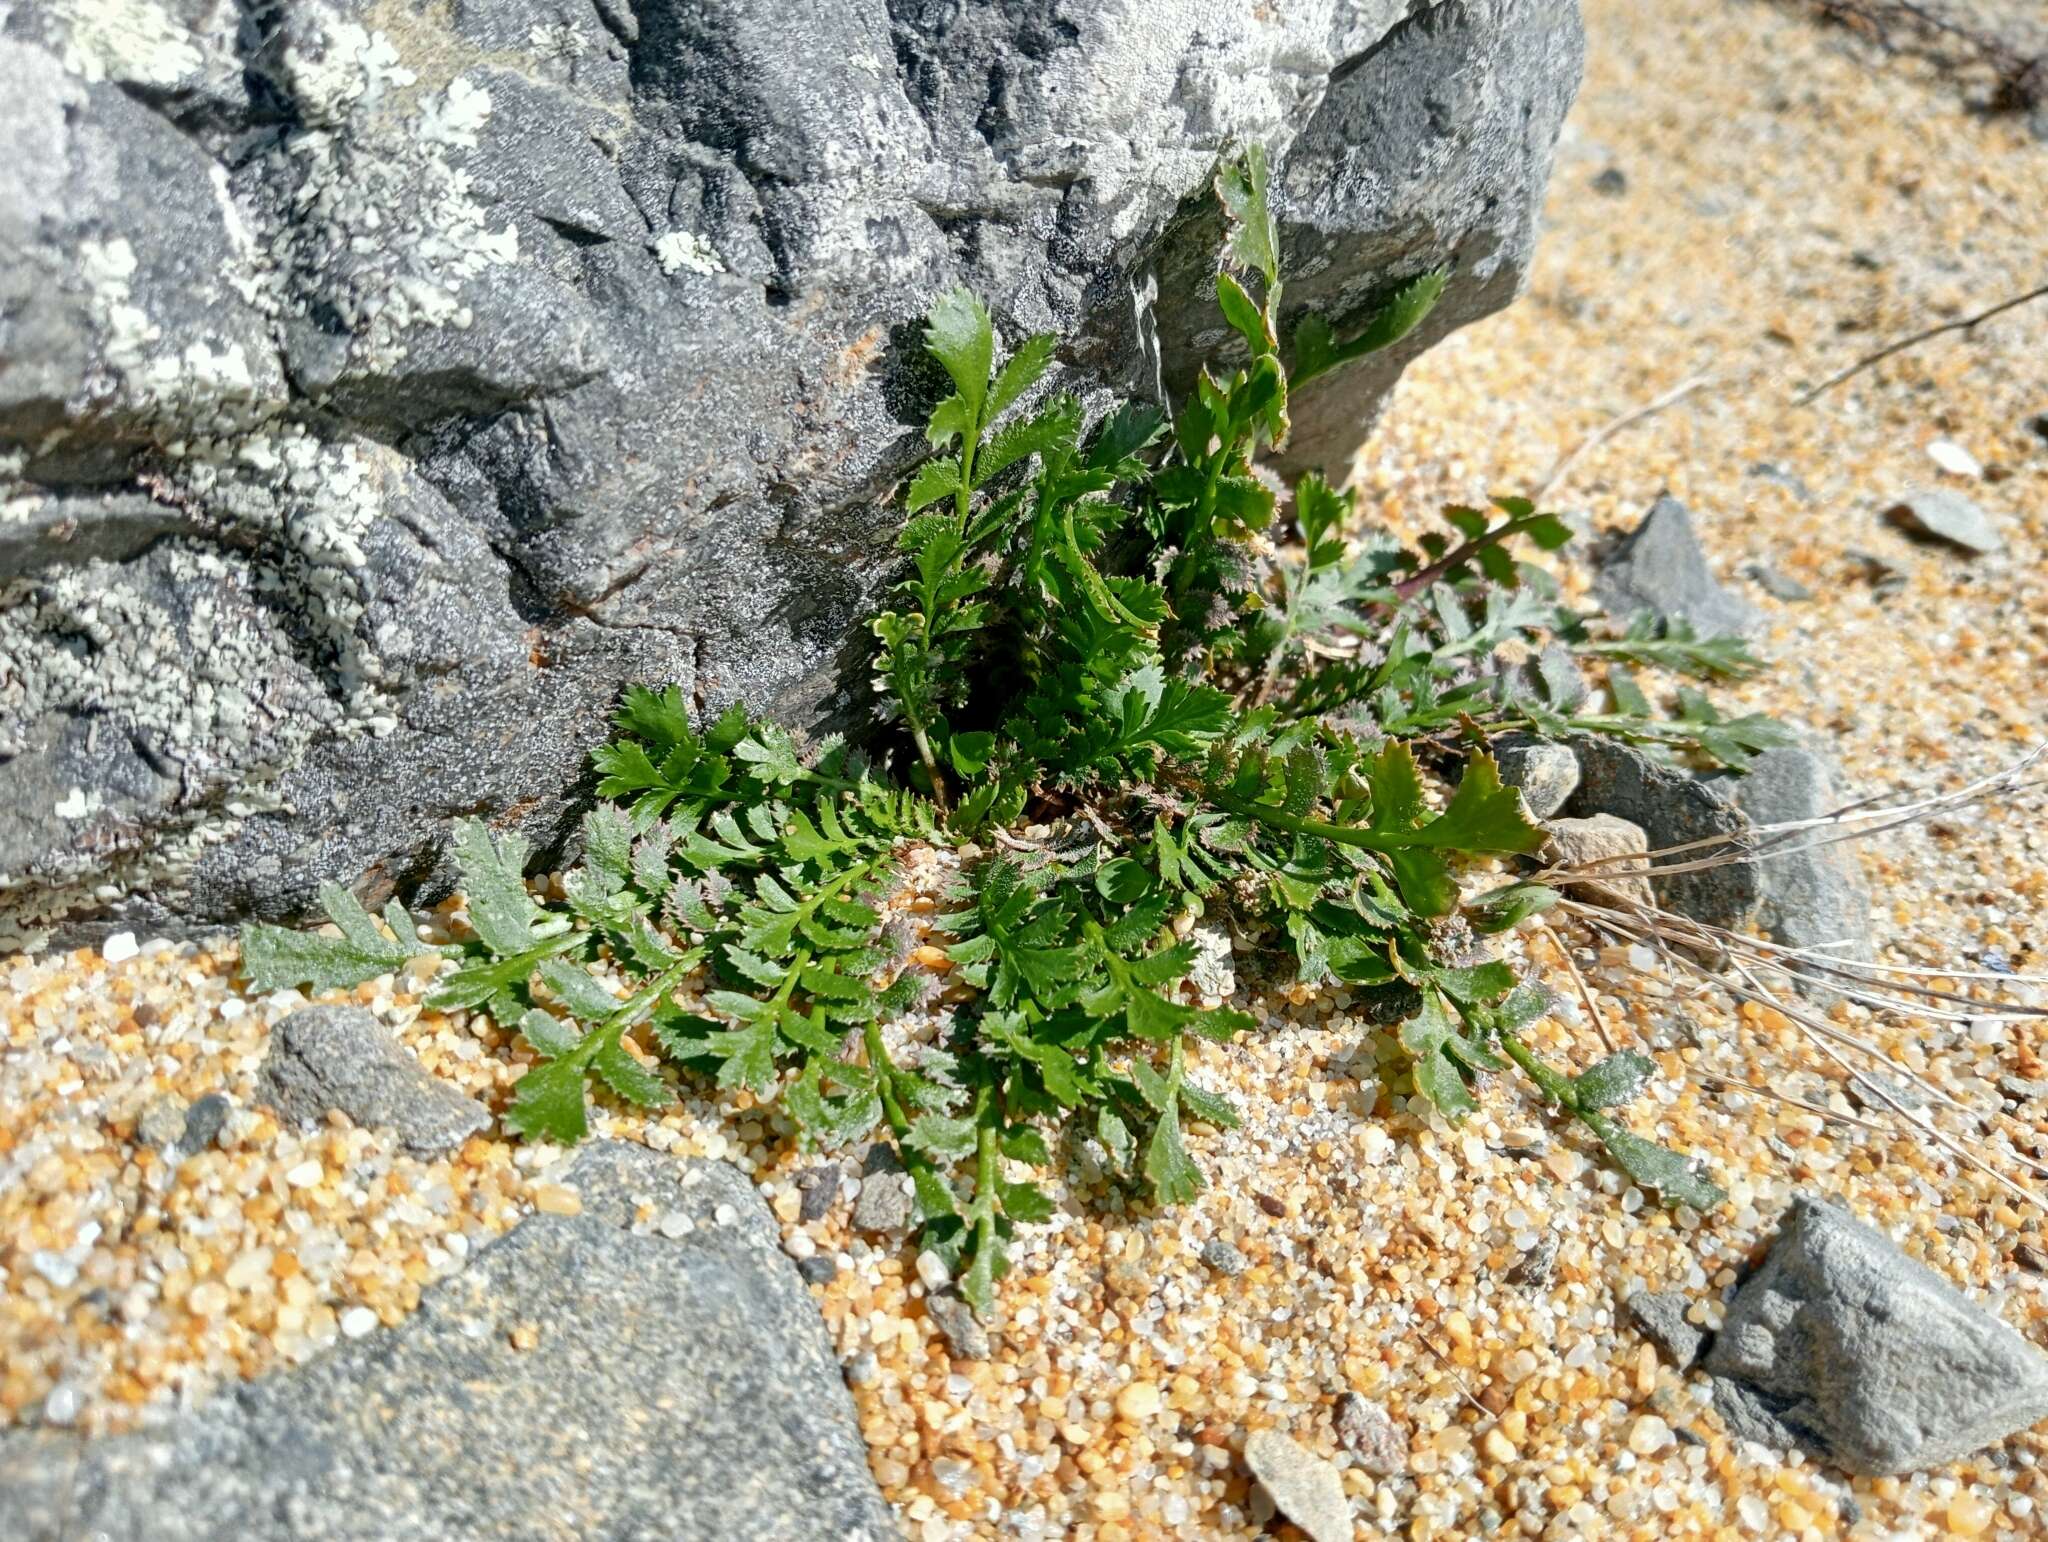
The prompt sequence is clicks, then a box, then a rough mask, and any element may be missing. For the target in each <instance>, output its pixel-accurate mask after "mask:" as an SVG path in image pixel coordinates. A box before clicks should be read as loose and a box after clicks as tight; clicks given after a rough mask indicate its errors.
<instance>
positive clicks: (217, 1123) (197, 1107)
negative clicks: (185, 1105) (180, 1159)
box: [178, 1092, 235, 1157]
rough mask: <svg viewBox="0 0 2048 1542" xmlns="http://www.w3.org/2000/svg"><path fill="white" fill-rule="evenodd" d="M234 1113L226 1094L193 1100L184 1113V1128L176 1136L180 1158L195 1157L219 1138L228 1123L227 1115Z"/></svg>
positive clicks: (231, 1103) (211, 1093)
mask: <svg viewBox="0 0 2048 1542" xmlns="http://www.w3.org/2000/svg"><path fill="white" fill-rule="evenodd" d="M234 1111H235V1105H234V1104H233V1102H231V1101H230V1100H229V1099H228V1097H227V1096H226V1094H224V1093H219V1092H209V1093H207V1094H206V1095H205V1096H204V1097H202V1098H198V1099H196V1100H194V1102H193V1104H192V1106H191V1107H190V1108H189V1109H187V1110H186V1111H185V1127H184V1129H183V1130H181V1131H180V1132H179V1134H178V1152H179V1154H180V1155H181V1156H188V1157H189V1156H197V1155H198V1154H199V1153H200V1152H202V1151H204V1150H205V1149H206V1148H207V1147H208V1146H211V1145H212V1144H213V1143H214V1142H215V1141H216V1140H218V1139H219V1138H220V1132H221V1130H222V1128H223V1127H224V1126H225V1125H226V1124H227V1122H228V1115H229V1114H231V1113H233V1112H234Z"/></svg>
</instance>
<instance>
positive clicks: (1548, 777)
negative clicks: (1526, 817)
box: [1493, 734, 1579, 819]
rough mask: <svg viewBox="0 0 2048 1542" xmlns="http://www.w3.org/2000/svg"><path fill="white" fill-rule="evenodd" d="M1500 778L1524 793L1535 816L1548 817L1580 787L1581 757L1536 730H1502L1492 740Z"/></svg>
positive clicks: (1561, 806) (1523, 800) (1570, 748)
mask: <svg viewBox="0 0 2048 1542" xmlns="http://www.w3.org/2000/svg"><path fill="white" fill-rule="evenodd" d="M1493 758H1494V760H1495V761H1496V762H1497V763H1498V764H1499V766H1500V779H1501V781H1502V783H1503V784H1505V785H1506V786H1509V787H1512V788H1514V789H1515V790H1516V791H1517V792H1519V793H1521V795H1522V802H1523V803H1524V804H1526V805H1527V806H1528V809H1529V813H1530V815H1531V816H1532V817H1533V818H1536V819H1548V818H1549V817H1550V816H1551V815H1552V814H1555V813H1556V812H1557V811H1558V810H1559V809H1561V808H1563V807H1564V806H1565V803H1566V801H1567V800H1568V799H1569V798H1570V797H1571V795H1572V794H1573V793H1574V792H1575V791H1577V790H1578V785H1579V757H1578V756H1577V755H1575V754H1573V753H1572V747H1571V746H1570V745H1569V744H1560V743H1558V742H1557V741H1556V740H1554V739H1539V738H1537V737H1536V736H1535V735H1533V734H1503V735H1502V736H1501V737H1500V738H1498V739H1496V740H1494V741H1493Z"/></svg>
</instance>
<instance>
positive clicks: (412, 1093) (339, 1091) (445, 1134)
mask: <svg viewBox="0 0 2048 1542" xmlns="http://www.w3.org/2000/svg"><path fill="white" fill-rule="evenodd" d="M257 1085H258V1087H259V1095H260V1096H261V1097H262V1099H263V1100H264V1101H265V1102H266V1103H268V1104H269V1105H270V1106H271V1107H272V1108H274V1109H276V1110H277V1111H278V1113H279V1114H281V1115H282V1116H283V1117H284V1118H286V1119H288V1120H291V1121H293V1122H295V1123H310V1122H312V1121H314V1120H318V1119H323V1118H325V1117H326V1116H327V1114H328V1112H329V1111H330V1110H339V1111H340V1112H342V1113H344V1114H346V1115H348V1117H349V1118H350V1119H352V1120H354V1121H355V1122H356V1123H357V1124H359V1125H361V1126H363V1127H364V1128H366V1129H388V1130H391V1131H393V1132H394V1133H396V1134H397V1136H398V1137H399V1139H400V1140H402V1141H404V1142H405V1144H406V1146H407V1148H408V1149H410V1150H412V1151H415V1152H418V1153H420V1154H422V1155H432V1154H434V1153H436V1152H441V1151H448V1150H451V1149H453V1148H454V1147H456V1146H459V1145H461V1144H462V1143H463V1141H465V1140H467V1139H468V1138H469V1137H470V1136H472V1135H474V1134H475V1133H476V1132H477V1131H479V1130H484V1129H488V1128H489V1127H490V1123H491V1116H490V1113H489V1112H488V1111H487V1110H486V1109H485V1108H484V1106H483V1105H482V1104H481V1103H479V1102H477V1101H476V1100H475V1099H474V1098H469V1097H465V1096H463V1095H462V1094H461V1093H460V1092H457V1091H456V1090H455V1089H454V1088H453V1087H451V1086H449V1085H448V1084H447V1083H446V1082H443V1081H441V1080H440V1079H438V1078H437V1077H435V1076H433V1075H431V1074H429V1073H428V1072H426V1071H424V1070H422V1069H421V1068H420V1064H419V1062H418V1061H417V1060H415V1059H413V1057H412V1056H411V1055H410V1054H408V1053H407V1052H406V1050H405V1049H404V1047H403V1046H402V1045H400V1044H399V1043H398V1041H397V1040H395V1039H394V1038H392V1036H391V1034H390V1033H389V1032H388V1031H387V1030H386V1029H385V1027H384V1025H383V1024H382V1023H380V1022H378V1021H377V1019H376V1018H374V1017H372V1016H371V1015H370V1014H369V1013H368V1012H366V1011H364V1010H363V1009H362V1008H361V1007H305V1008H303V1009H301V1010H300V1011H297V1012H294V1013H292V1014H291V1016H289V1017H287V1018H285V1019H284V1021H283V1022H281V1023H279V1024H278V1025H277V1026H276V1027H275V1028H273V1029H272V1030H271V1034H270V1053H269V1054H268V1055H267V1056H266V1057H265V1058H264V1061H263V1070H262V1073H261V1075H260V1077H259V1078H258V1083H257Z"/></svg>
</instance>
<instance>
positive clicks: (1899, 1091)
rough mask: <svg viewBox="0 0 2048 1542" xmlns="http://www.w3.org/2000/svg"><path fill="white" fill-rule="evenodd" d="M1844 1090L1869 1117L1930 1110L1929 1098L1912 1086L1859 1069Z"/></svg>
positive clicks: (1861, 1067) (1878, 1073)
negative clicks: (1897, 1112)
mask: <svg viewBox="0 0 2048 1542" xmlns="http://www.w3.org/2000/svg"><path fill="white" fill-rule="evenodd" d="M1842 1090H1843V1092H1844V1093H1846V1094H1847V1095H1848V1098H1849V1101H1850V1102H1851V1103H1854V1104H1855V1105H1856V1106H1857V1107H1858V1108H1860V1109H1862V1110H1863V1111H1864V1112H1865V1113H1870V1114H1889V1113H1891V1112H1892V1111H1893V1110H1894V1109H1896V1108H1903V1109H1905V1110H1906V1111H1907V1112H1908V1113H1917V1112H1919V1110H1921V1109H1923V1108H1925V1107H1926V1106H1927V1094H1926V1093H1924V1092H1922V1091H1921V1090H1920V1089H1919V1088H1918V1087H1916V1086H1914V1085H1913V1084H1912V1083H1911V1082H1908V1081H1900V1080H1897V1079H1896V1078H1894V1077H1890V1076H1885V1075H1883V1074H1882V1073H1880V1072H1877V1071H1873V1070H1871V1069H1870V1068H1869V1067H1868V1066H1863V1065H1859V1066H1857V1067H1856V1070H1855V1072H1854V1074H1853V1075H1851V1076H1850V1078H1849V1079H1848V1081H1846V1082H1844V1083H1843V1084H1842Z"/></svg>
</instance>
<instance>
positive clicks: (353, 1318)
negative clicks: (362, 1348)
mask: <svg viewBox="0 0 2048 1542" xmlns="http://www.w3.org/2000/svg"><path fill="white" fill-rule="evenodd" d="M376 1326H377V1314H376V1313H375V1312H373V1311H371V1310H370V1309H369V1308H368V1307H366V1306H352V1307H350V1308H349V1309H348V1310H347V1311H346V1312H343V1313H342V1314H341V1336H342V1337H343V1338H345V1339H359V1338H361V1337H362V1336H363V1335H364V1334H366V1333H368V1332H369V1331H370V1330H371V1329H372V1328H375V1327H376Z"/></svg>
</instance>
